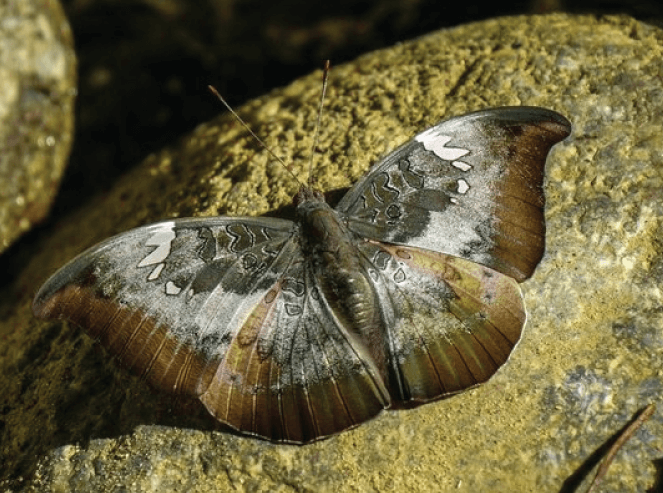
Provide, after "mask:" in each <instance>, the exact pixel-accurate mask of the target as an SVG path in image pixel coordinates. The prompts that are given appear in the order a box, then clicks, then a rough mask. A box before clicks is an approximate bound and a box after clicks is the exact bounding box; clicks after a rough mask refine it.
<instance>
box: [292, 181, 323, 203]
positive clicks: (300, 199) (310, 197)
mask: <svg viewBox="0 0 663 493" xmlns="http://www.w3.org/2000/svg"><path fill="white" fill-rule="evenodd" d="M311 202H325V196H324V194H323V193H322V192H321V191H320V190H317V189H315V188H312V187H307V186H304V185H302V186H301V187H300V188H299V192H297V195H295V198H294V203H295V207H297V208H299V207H300V206H301V205H302V204H305V203H311Z"/></svg>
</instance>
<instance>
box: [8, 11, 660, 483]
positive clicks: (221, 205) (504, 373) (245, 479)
mask: <svg viewBox="0 0 663 493" xmlns="http://www.w3.org/2000/svg"><path fill="white" fill-rule="evenodd" d="M662 36H663V32H662V31H661V30H660V29H657V28H655V27H652V26H648V25H646V24H643V23H640V22H638V21H635V20H633V19H631V18H628V17H601V18H597V17H594V16H569V15H549V16H538V17H511V18H501V19H495V20H489V21H484V22H480V23H475V24H468V25H463V26H459V27H457V28H454V29H450V30H444V31H440V32H436V33H433V34H431V35H428V36H425V37H422V38H419V39H417V40H414V41H411V42H408V43H403V44H400V45H397V46H394V47H393V48H390V49H386V50H381V51H378V52H374V53H370V54H368V55H365V56H362V57H361V58H359V59H357V60H356V61H355V62H353V63H350V64H346V65H342V66H338V67H335V68H333V69H332V70H333V71H332V81H331V87H330V92H329V97H328V100H327V104H326V110H325V113H324V115H323V124H322V128H321V138H320V146H319V147H320V149H322V151H323V152H321V153H320V154H317V155H316V159H315V162H314V170H315V176H316V177H317V182H318V186H319V187H320V188H322V189H323V190H334V189H339V188H344V187H349V186H350V185H351V184H352V183H354V182H355V181H356V180H357V179H358V178H359V177H360V176H361V175H362V174H363V173H364V172H365V171H366V170H367V169H368V167H369V166H370V165H371V164H372V163H373V162H375V161H376V160H377V159H378V158H379V157H380V156H382V155H384V154H386V153H387V152H389V151H390V150H393V149H394V148H396V147H397V146H398V145H400V144H401V143H403V142H405V141H406V140H408V139H409V138H411V137H412V136H413V135H414V134H415V133H416V132H418V131H420V130H422V129H425V128H426V127H428V126H430V125H432V124H433V123H436V122H437V121H439V120H442V119H444V118H447V117H450V116H453V115H459V114H462V113H466V112H468V111H471V110H476V109H480V108H484V107H490V106H499V105H518V104H526V105H536V106H543V107H547V108H551V109H554V110H556V111H559V112H560V113H562V114H564V115H565V116H567V117H568V118H569V119H570V120H571V121H572V123H573V125H574V132H573V134H572V135H571V137H570V138H569V139H567V140H566V141H565V142H563V143H562V144H560V145H558V146H556V147H555V148H554V149H553V152H552V153H551V156H550V158H549V161H548V167H547V177H548V180H547V185H546V196H547V209H546V218H547V227H548V236H547V242H546V247H547V252H546V255H545V256H544V258H543V260H542V262H541V264H540V265H539V267H538V269H537V271H536V272H535V275H534V276H533V277H532V278H531V279H530V280H528V281H526V282H525V283H523V284H522V289H523V292H524V294H525V298H526V305H527V308H528V323H527V326H526V329H525V332H524V336H523V339H522V340H521V342H520V344H519V345H518V347H517V348H516V350H515V351H514V353H513V355H512V357H511V359H510V361H509V362H508V363H507V364H506V365H505V366H504V367H503V368H502V369H500V371H498V373H497V374H496V375H495V376H494V377H493V378H492V379H491V380H490V381H489V382H488V383H487V384H485V385H483V386H481V387H478V388H475V389H472V390H470V391H467V392H465V393H463V394H461V395H458V396H456V397H453V398H451V399H448V400H444V401H440V402H436V403H431V404H427V405H424V406H421V407H419V408H417V409H414V410H409V411H394V412H391V411H390V412H384V413H382V414H381V415H380V416H379V417H378V418H376V419H375V420H372V421H370V422H368V423H366V424H364V425H362V426H360V427H358V428H356V429H354V430H351V431H348V432H344V433H341V434H339V435H336V436H334V437H331V438H329V439H327V440H324V441H321V442H317V443H314V444H312V445H307V446H303V447H297V446H288V445H274V444H270V443H266V442H262V441H259V440H254V439H251V438H245V437H237V436H234V435H232V434H229V433H226V432H223V431H219V430H217V429H215V426H214V425H213V424H210V422H209V421H208V420H207V419H206V417H205V416H204V413H203V414H200V412H199V409H197V408H196V407H195V406H193V405H191V406H190V407H188V406H189V404H187V403H173V402H172V399H170V398H169V396H162V395H157V394H155V393H154V392H151V391H149V390H148V389H147V388H146V387H145V386H144V384H142V383H141V382H140V381H138V379H136V378H135V377H130V376H128V375H127V374H126V372H124V371H122V370H118V369H116V368H114V366H113V365H112V363H110V362H109V358H108V357H107V356H106V355H105V354H104V352H103V351H100V350H97V349H95V348H94V347H93V345H92V342H91V341H90V339H89V338H88V337H87V336H85V335H84V334H83V333H82V331H80V330H78V329H76V328H74V327H71V328H70V327H67V326H66V325H65V324H61V323H53V322H48V323H43V322H38V321H36V320H35V319H33V318H32V317H31V314H30V310H29V304H30V302H31V297H32V295H33V294H34V292H35V291H36V290H37V289H38V287H39V285H40V284H41V283H42V282H43V281H44V280H45V278H46V277H47V276H48V275H49V274H50V273H52V272H53V271H54V270H55V269H57V268H58V267H60V266H61V265H62V264H63V263H64V262H65V261H67V260H68V259H70V258H71V257H72V256H74V255H75V254H77V253H79V252H80V251H82V250H83V249H84V248H85V247H87V246H90V245H92V244H94V243H96V242H97V241H99V240H101V239H103V238H105V237H107V236H109V235H111V234H113V233H118V232H121V231H123V230H126V229H128V228H130V227H132V226H137V225H139V224H143V223H146V222H151V221H155V220H158V219H164V218H169V217H175V216H186V215H200V216H204V215H214V214H233V215H234V214H264V213H267V212H269V213H270V214H273V213H274V211H277V209H279V208H280V207H284V206H286V205H287V204H289V203H290V197H291V196H292V195H293V193H294V192H295V191H296V190H297V184H296V183H294V181H293V180H292V179H291V178H290V177H289V176H288V174H287V173H286V172H285V171H284V170H283V169H282V168H281V167H280V166H279V165H278V164H275V163H274V160H273V159H272V158H271V157H270V156H269V155H268V153H267V152H265V151H264V150H263V149H262V148H260V146H259V145H258V144H256V142H255V141H254V140H252V139H251V138H250V137H248V136H247V133H246V131H245V130H244V129H242V128H241V127H240V126H239V125H238V124H237V123H236V122H234V121H233V120H232V119H231V118H230V117H228V116H227V115H224V116H222V117H220V118H219V119H218V120H215V121H213V122H210V123H207V124H204V125H201V126H200V127H199V128H198V129H197V130H196V131H195V132H193V133H192V134H191V135H189V136H188V137H187V138H186V139H184V140H183V141H182V143H181V144H179V145H178V146H176V147H174V148H172V149H167V150H164V151H163V152H162V153H159V154H158V155H154V156H152V157H150V158H149V159H147V160H146V161H145V163H143V165H142V166H140V167H139V168H138V169H136V170H134V171H132V172H130V173H129V174H128V175H127V176H126V177H124V179H122V180H121V181H120V182H119V183H118V185H117V186H116V187H115V188H114V189H113V190H112V191H111V193H109V194H108V195H106V196H104V197H100V198H98V199H97V200H96V201H95V202H94V203H92V204H89V205H88V206H87V207H86V208H85V209H84V210H79V211H77V212H75V213H74V214H72V215H71V217H69V218H67V219H66V220H65V221H63V222H62V223H61V224H60V225H59V226H58V227H57V229H56V231H55V232H54V234H53V236H52V237H51V238H48V239H46V240H45V241H44V244H43V246H42V248H41V249H40V251H39V253H38V254H37V255H35V256H34V258H33V259H32V260H31V262H30V263H29V264H28V265H26V266H25V269H24V270H23V271H22V273H21V274H20V276H19V277H18V278H17V280H16V283H15V285H14V286H13V287H12V288H11V290H9V292H7V293H3V294H4V296H1V297H0V299H1V300H3V301H2V303H3V305H2V308H1V310H2V311H1V313H4V314H6V316H5V317H2V318H1V319H0V320H1V321H0V336H1V337H2V340H3V341H4V343H3V345H2V349H1V350H0V351H2V352H1V353H0V375H3V379H2V380H0V395H2V396H3V400H4V404H3V405H2V406H0V409H1V410H2V411H0V412H1V413H2V415H1V419H2V425H3V426H2V428H3V435H2V442H1V447H0V449H1V450H2V451H3V452H2V453H3V457H2V459H1V460H2V462H3V463H4V464H5V465H6V466H5V471H6V472H5V473H4V474H5V475H6V476H5V477H6V479H8V480H11V482H10V483H6V484H19V485H20V484H24V485H25V488H26V489H27V490H39V491H42V490H48V489H51V490H54V489H58V490H61V491H81V490H88V491H111V490H115V489H120V488H123V489H132V490H138V489H140V490H141V491H142V490H144V491H166V490H196V491H204V490H211V491H226V490H230V489H231V488H232V489H241V490H261V491H269V490H276V489H278V488H281V489H295V490H299V491H329V490H336V491H349V490H353V491H392V490H397V491H449V490H458V491H534V490H536V491H559V490H560V489H561V488H562V487H563V486H564V487H567V488H568V487H572V486H574V485H575V484H577V481H579V480H578V477H579V475H578V474H576V475H575V476H574V473H575V472H576V471H578V468H579V467H580V466H581V465H583V464H584V465H585V466H586V465H587V463H585V461H586V460H587V459H588V458H589V457H590V455H591V454H592V453H593V452H594V451H595V450H596V449H598V448H599V447H601V446H602V445H603V444H604V443H605V442H606V441H608V440H609V439H610V438H611V437H612V436H613V435H614V434H615V433H616V432H618V431H619V430H620V429H621V428H622V427H623V426H624V425H626V424H627V423H628V422H629V421H630V419H632V417H633V416H634V415H635V413H636V412H637V411H638V410H640V409H642V408H643V407H645V406H646V405H647V404H649V403H650V402H655V403H659V404H660V402H661V397H660V396H661V389H662V388H663V374H662V373H661V368H662V362H663V361H662V359H663V350H661V348H662V347H663V344H662V342H663V310H661V306H662V303H661V298H662V297H663V292H662V290H661V284H662V282H663V256H662V255H661V242H660V239H661V238H662V237H663V235H662V234H661V219H660V218H661V217H663V200H662V199H663V197H662V195H661V190H662V189H663V188H662V185H663V183H661V181H662V179H661V174H660V170H659V168H660V165H661V159H662V155H661V151H660V149H662V148H663V147H662V146H661V128H662V126H661V123H662V121H661V120H662V118H663V111H662V110H661V101H663V98H661V91H662V88H663V85H662V83H661V65H660V63H658V60H660V59H661V51H662V49H661V43H660V40H661V37H662ZM319 91H320V83H319V73H316V74H314V75H312V76H310V77H306V78H304V79H301V80H298V81H295V82H294V83H292V84H291V85H290V86H288V87H285V88H283V89H279V90H276V91H274V92H272V93H271V94H269V95H267V96H265V97H263V98H259V99H257V100H255V101H253V102H251V103H249V104H247V105H246V106H244V107H243V108H241V109H240V114H241V115H242V117H243V118H245V119H246V120H247V121H248V123H249V124H250V125H251V127H252V128H253V130H254V131H255V132H256V133H257V134H258V135H259V136H261V138H263V139H264V140H265V141H266V142H267V144H268V145H269V146H270V147H271V148H273V149H274V151H275V152H276V153H277V154H279V155H280V156H281V157H282V158H283V159H284V160H285V162H286V163H292V169H293V171H294V172H295V174H297V175H298V176H300V180H305V179H306V172H307V167H308V156H309V149H310V146H311V140H312V135H313V124H314V120H315V115H316V107H317V98H318V94H319ZM277 212H283V213H285V214H287V213H288V209H287V208H286V209H282V210H281V211H277ZM659 407H660V406H659ZM173 408H176V409H173ZM183 410H189V413H186V412H182V411H183ZM661 436H663V420H662V418H661V411H660V410H659V411H657V412H656V413H655V414H654V415H653V416H652V418H651V419H650V420H649V421H648V422H647V423H646V424H645V425H644V426H643V427H642V428H641V429H640V430H639V431H638V432H637V433H636V434H635V435H634V436H633V437H632V438H631V440H630V441H629V442H628V444H627V445H626V447H625V448H624V449H623V450H622V451H621V452H620V453H619V454H618V455H617V458H616V460H615V462H614V463H613V464H612V466H611V469H610V470H609V472H608V475H607V476H606V478H605V479H604V480H603V483H602V485H603V487H604V488H605V489H606V490H614V491H644V490H646V489H647V488H648V487H651V486H652V485H653V483H654V481H655V467H654V463H653V462H652V461H653V460H655V459H660V455H661V454H660V437H661ZM44 454H45V456H44V457H43V458H42V459H41V460H40V461H39V463H38V464H37V460H38V459H40V457H42V455H44ZM580 472H583V470H582V469H581V471H580ZM18 476H22V477H23V482H21V481H19V480H18V479H17V478H18ZM580 476H581V475H580ZM569 478H570V479H569ZM659 479H660V478H659ZM565 481H566V483H565ZM574 482H575V483H574Z"/></svg>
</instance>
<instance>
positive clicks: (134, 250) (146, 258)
mask: <svg viewBox="0 0 663 493" xmlns="http://www.w3.org/2000/svg"><path fill="white" fill-rule="evenodd" d="M293 228H295V225H294V224H293V223H292V222H290V221H285V220H276V219H269V220H265V219H254V218H223V217H219V218H205V219H178V220H174V221H168V222H162V223H156V224H153V225H149V226H145V227H140V228H137V229H134V230H131V231H127V232H125V233H122V234H120V235H118V236H115V237H113V238H110V239H108V240H106V241H104V242H102V243H99V244H98V245H96V246H94V247H92V248H91V249H89V250H87V251H85V252H83V253H82V254H80V255H79V256H78V257H76V258H75V259H74V260H72V261H71V262H69V263H68V264H67V265H65V266H64V267H63V268H61V269H60V270H59V271H57V272H56V273H55V274H54V275H53V276H52V277H51V278H50V279H49V280H48V281H47V282H46V283H45V284H44V285H43V286H42V287H41V289H40V290H39V292H38V293H37V295H36V297H35V300H34V302H33V311H34V313H35V315H36V316H38V317H40V318H60V319H65V320H69V321H71V322H73V323H75V324H77V325H79V326H81V327H83V328H84V329H86V331H87V332H88V333H89V334H90V335H92V336H93V337H95V338H98V339H100V341H101V342H102V344H103V345H104V346H105V347H106V349H108V350H109V351H110V352H111V353H112V354H114V355H115V356H116V357H117V358H118V359H119V361H120V362H121V363H122V364H123V365H124V366H127V367H129V368H130V369H133V370H134V371H135V372H137V373H138V374H140V375H141V376H143V377H145V378H146V380H147V381H148V382H149V383H151V384H152V385H153V386H155V387H157V388H162V389H165V390H167V391H170V392H181V393H185V394H189V395H196V394H197V388H198V384H199V381H200V379H201V378H202V377H203V373H204V370H205V368H206V366H207V364H208V362H209V361H211V360H213V359H214V358H216V357H217V356H218V354H222V353H223V352H224V351H226V350H227V347H228V346H229V345H230V343H231V341H232V338H233V335H234V333H235V332H236V331H237V329H238V326H239V325H240V323H241V320H242V318H243V317H245V316H246V314H247V313H250V311H251V310H252V309H253V306H254V305H255V304H256V303H258V301H259V300H260V299H261V298H262V297H263V296H264V295H265V294H266V293H267V292H268V291H269V289H270V288H271V285H272V284H273V283H274V282H276V279H277V278H278V273H279V272H280V271H282V270H283V269H285V267H286V266H287V265H288V262H289V259H287V258H284V255H283V252H284V251H287V250H288V248H292V247H291V243H292V235H293Z"/></svg>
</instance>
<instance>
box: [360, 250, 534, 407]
mask: <svg viewBox="0 0 663 493" xmlns="http://www.w3.org/2000/svg"><path fill="white" fill-rule="evenodd" d="M360 249H361V250H362V253H363V254H364V255H365V258H366V259H367V262H370V264H371V266H372V268H373V271H374V272H373V277H374V278H375V286H376V289H377V290H378V292H379V295H380V299H381V306H382V313H383V318H384V320H385V322H384V324H385V327H386V331H387V337H386V338H387V340H388V343H387V346H388V351H389V360H390V378H389V380H390V388H391V393H392V397H393V400H394V401H395V402H396V403H400V404H402V405H404V406H411V405H418V404H421V403H423V402H426V401H429V400H433V399H437V398H440V397H444V396H449V395H452V394H455V393H457V392H460V391H462V390H465V389H467V388H469V387H473V386H475V385H477V384H479V383H483V382H485V381H486V380H488V378H490V377H491V376H492V375H493V374H494V373H495V371H497V369H498V368H499V367H500V366H501V365H502V364H503V363H505V362H506V360H507V358H508V357H509V354H510V353H511V350H512V349H513V347H514V346H515V344H516V343H517V342H518V339H519V338H520V333H521V330H522V327H523V325H524V323H525V308H524V305H523V301H522V297H521V294H520V288H519V286H518V283H517V282H516V281H515V280H514V279H512V278H510V277H508V276H505V275H504V274H501V273H499V272H497V271H495V270H493V269H490V268H488V267H484V266H482V265H479V264H477V263H475V262H471V261H468V260H465V259H461V258H458V257H453V256H450V255H446V254H443V253H437V252H432V251H429V250H423V249H419V248H413V247H405V246H400V245H388V244H383V243H378V242H372V241H371V242H366V243H364V244H363V245H362V246H361V247H360Z"/></svg>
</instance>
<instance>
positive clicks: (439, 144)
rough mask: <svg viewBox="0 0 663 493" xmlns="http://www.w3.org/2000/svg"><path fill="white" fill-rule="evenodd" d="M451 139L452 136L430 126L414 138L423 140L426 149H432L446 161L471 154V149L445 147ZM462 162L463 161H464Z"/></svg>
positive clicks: (418, 140) (419, 140)
mask: <svg viewBox="0 0 663 493" xmlns="http://www.w3.org/2000/svg"><path fill="white" fill-rule="evenodd" d="M451 139H452V137H451V136H449V135H443V134H441V133H439V132H438V131H437V130H436V128H435V127H433V128H429V129H428V130H426V131H425V132H422V133H420V134H419V135H417V136H416V137H415V138H414V140H416V141H417V142H421V143H422V144H423V145H424V149H426V150H427V151H432V152H433V153H434V154H435V155H436V156H437V157H439V158H440V159H444V160H445V161H452V162H453V161H455V160H456V159H458V158H461V157H463V156H464V155H465V154H469V152H470V151H468V150H467V149H462V148H460V147H445V146H446V145H447V143H448V142H449V141H450V140H451ZM460 162H461V163H462V161H460ZM452 164H453V163H452ZM462 164H465V163H462ZM461 169H462V168H461Z"/></svg>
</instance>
